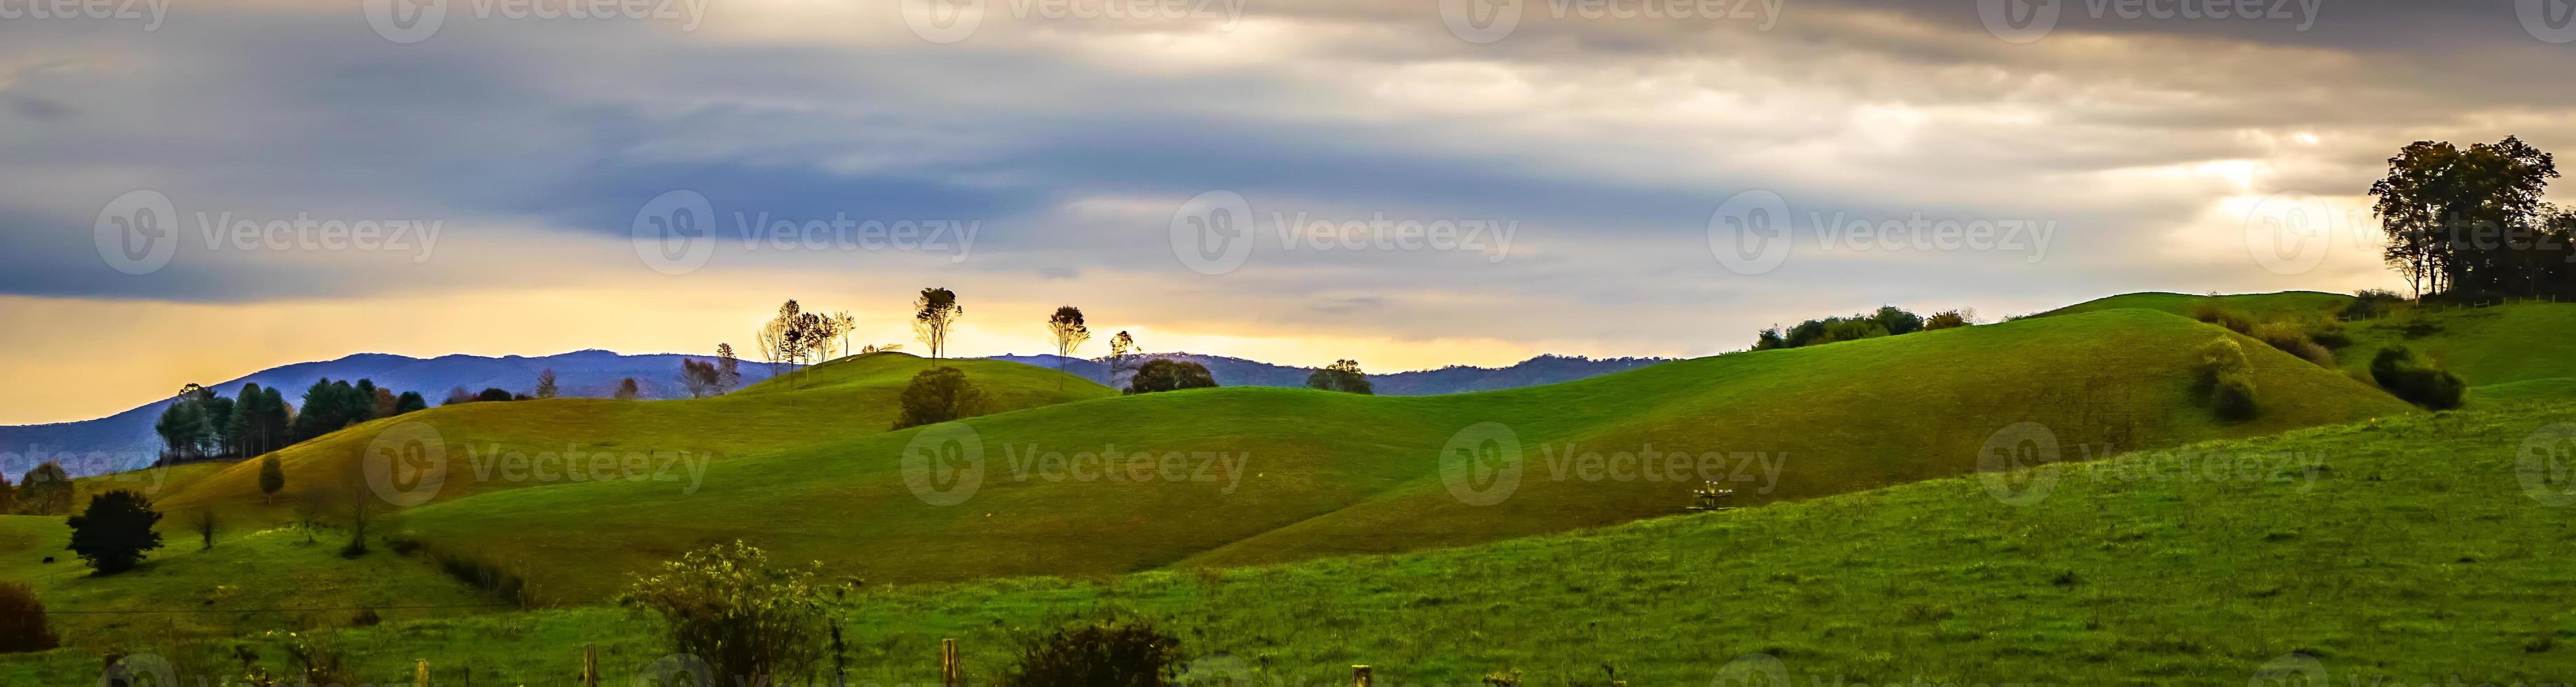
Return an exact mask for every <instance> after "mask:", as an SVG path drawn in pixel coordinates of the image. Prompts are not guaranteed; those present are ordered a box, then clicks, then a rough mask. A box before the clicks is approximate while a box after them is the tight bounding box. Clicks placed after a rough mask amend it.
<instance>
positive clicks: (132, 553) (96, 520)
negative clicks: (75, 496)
mask: <svg viewBox="0 0 2576 687" xmlns="http://www.w3.org/2000/svg"><path fill="white" fill-rule="evenodd" d="M160 521H161V513H160V512H158V511H154V510H152V502H151V501H150V500H147V499H145V498H143V495H142V494H138V493H135V492H132V491H126V490H122V489H120V490H117V491H111V492H107V493H105V494H99V495H98V496H97V497H96V498H92V499H90V500H89V509H88V510H86V511H82V512H81V514H80V515H75V516H72V517H71V518H70V519H68V520H66V521H65V524H68V525H71V527H72V545H71V546H70V547H68V548H70V549H71V551H72V552H73V553H77V554H80V557H81V560H83V561H87V562H88V563H89V567H90V568H91V569H93V570H97V571H98V574H100V575H114V574H117V573H121V572H125V571H127V570H132V569H134V566H135V565H136V564H139V563H142V562H143V553H144V552H146V551H150V550H153V549H157V548H161V534H160V533H158V532H154V531H152V525H153V524H154V523H158V522H160Z"/></svg>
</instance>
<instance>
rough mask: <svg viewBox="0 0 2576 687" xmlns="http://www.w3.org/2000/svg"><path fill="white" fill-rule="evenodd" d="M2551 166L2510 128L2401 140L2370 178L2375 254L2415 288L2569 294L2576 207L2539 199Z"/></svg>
mask: <svg viewBox="0 0 2576 687" xmlns="http://www.w3.org/2000/svg"><path fill="white" fill-rule="evenodd" d="M2557 176H2558V166H2557V163H2556V162H2555V161H2553V160H2552V159H2551V157H2550V155H2549V153H2546V152H2542V151H2541V150H2540V149H2538V148H2534V147H2532V146H2531V145H2530V144H2527V143H2524V142H2522V140H2521V139H2519V138H2513V137H2507V138H2505V139H2504V140H2502V141H2498V142H2495V143H2479V144H2473V145H2470V146H2469V147H2468V148H2467V149H2465V150H2463V149H2461V148H2459V147H2458V146H2454V145H2451V144H2450V143H2447V142H2440V141H2417V142H2415V143H2414V144H2412V145H2408V146H2406V147H2405V148H2404V149H2403V150H2400V151H2398V154H2397V156H2396V157H2392V158H2388V177H2387V178H2384V179H2381V180H2379V181H2378V182H2376V183H2373V184H2371V186H2370V195H2371V196H2372V197H2374V198H2376V199H2377V200H2376V202H2375V204H2374V207H2373V210H2374V211H2375V212H2376V214H2377V215H2378V217H2379V224H2380V230H2381V231H2382V232H2384V233H2386V234H2387V237H2388V244H2387V247H2386V248H2385V249H2383V251H2382V253H2381V258H2382V259H2383V260H2385V261H2386V262H2387V264H2388V266H2389V268H2391V269H2394V270H2396V271H2397V273H2398V274H2399V275H2401V276H2404V277H2405V278H2406V283H2407V285H2408V287H2409V288H2411V289H2413V290H2414V291H2415V295H2416V296H2417V297H2419V298H2420V297H2423V296H2426V295H2440V296H2443V297H2446V298H2450V299H2453V300H2459V301H2464V302H2474V301H2482V300H2485V299H2487V298H2490V297H2499V296H2536V295H2576V260H2571V258H2576V211H2571V210H2570V209H2568V208H2565V207H2560V206H2555V205H2551V204H2549V203H2547V202H2544V201H2543V200H2542V199H2541V197H2542V195H2543V194H2544V193H2546V192H2547V190H2548V188H2549V180H2550V179H2552V178H2556V177H2557Z"/></svg>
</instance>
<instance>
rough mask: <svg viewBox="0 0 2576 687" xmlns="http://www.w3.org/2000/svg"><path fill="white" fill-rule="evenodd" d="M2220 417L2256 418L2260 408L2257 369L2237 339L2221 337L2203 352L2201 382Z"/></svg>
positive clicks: (2212, 409)
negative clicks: (2257, 391) (2249, 362)
mask: <svg viewBox="0 0 2576 687" xmlns="http://www.w3.org/2000/svg"><path fill="white" fill-rule="evenodd" d="M2198 386H2199V388H2200V391H2201V393H2202V394H2203V397H2204V398H2206V399H2207V400H2208V403H2209V408H2210V410H2211V411H2212V412H2215V413H2217V414H2218V417H2219V419H2222V420H2229V421H2236V420H2247V419H2252V418H2253V417H2254V415H2255V414H2256V413H2257V412H2259V411H2260V408H2259V407H2258V406H2257V405H2256V403H2255V400H2254V369H2253V366H2252V365H2251V364H2248V363H2247V362H2246V361H2245V349H2244V348H2243V347H2240V346H2238V345H2236V340H2235V339H2219V340H2218V342H2217V343H2213V344H2210V346H2209V348H2206V349H2203V350H2202V351H2201V354H2200V379H2199V384H2198Z"/></svg>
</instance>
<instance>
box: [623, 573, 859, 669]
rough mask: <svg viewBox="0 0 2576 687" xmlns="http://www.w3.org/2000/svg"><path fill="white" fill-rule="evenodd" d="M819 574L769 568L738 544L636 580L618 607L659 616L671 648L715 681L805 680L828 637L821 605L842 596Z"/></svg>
mask: <svg viewBox="0 0 2576 687" xmlns="http://www.w3.org/2000/svg"><path fill="white" fill-rule="evenodd" d="M821 570H822V564H820V563H816V564H814V565H812V566H811V567H808V568H802V569H795V568H774V567H771V566H770V564H769V554H767V553H765V552H763V551H761V550H760V549H757V548H753V547H752V546H750V545H747V544H744V543H742V542H739V541H737V542H734V543H733V544H731V545H723V544H719V545H716V546H714V547H710V548H707V549H704V550H700V551H692V552H689V553H687V554H684V555H682V556H681V557H680V560H676V561H672V562H669V563H664V564H663V565H662V570H661V573H660V574H658V575H654V576H652V577H643V576H637V577H636V579H635V582H634V584H633V585H631V586H629V587H628V588H627V590H626V592H625V593H624V594H621V595H619V596H618V597H617V602H618V604H619V605H622V606H627V607H630V608H637V609H642V610H644V611H646V612H649V613H652V614H654V615H656V616H659V617H660V618H661V619H662V623H663V625H662V629H663V633H664V636H665V637H667V638H668V639H669V641H670V647H671V651H672V652H673V653H682V654H689V655H692V656H696V657H698V658H699V659H700V660H703V661H706V663H707V667H708V668H710V669H712V670H714V671H715V675H716V676H717V680H718V681H719V682H723V683H725V684H734V681H735V680H741V681H742V682H741V684H750V685H761V684H788V683H791V682H805V683H811V682H812V681H811V680H806V679H805V678H809V677H811V676H812V674H813V672H814V670H815V669H816V667H817V666H819V665H820V664H821V663H822V660H823V659H824V653H825V652H824V649H823V644H822V643H821V640H820V638H822V637H825V636H827V635H829V634H831V628H832V622H831V619H830V614H829V609H828V608H827V607H826V606H825V605H824V604H825V600H826V599H827V598H838V597H839V596H841V592H842V591H845V589H836V588H831V587H827V586H825V585H821V584H818V583H817V582H816V581H815V578H816V576H817V575H818V574H819V573H820V572H821Z"/></svg>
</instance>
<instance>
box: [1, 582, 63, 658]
mask: <svg viewBox="0 0 2576 687" xmlns="http://www.w3.org/2000/svg"><path fill="white" fill-rule="evenodd" d="M60 645H61V641H60V640H57V639H56V638H55V637H54V631H53V630H52V629H51V628H48V627H46V626H45V604H44V602H42V601H37V600H36V591H35V590H33V589H28V588H27V585H23V584H18V583H16V582H0V654H15V653H24V652H29V651H44V650H47V649H52V648H54V647H56V646H60Z"/></svg>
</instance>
